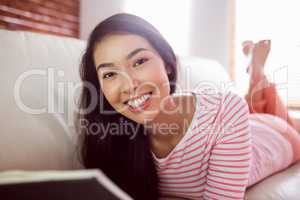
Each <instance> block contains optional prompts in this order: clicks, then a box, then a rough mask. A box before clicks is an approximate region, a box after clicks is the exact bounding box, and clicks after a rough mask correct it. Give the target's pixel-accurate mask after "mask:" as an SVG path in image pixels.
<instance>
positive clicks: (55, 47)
mask: <svg viewBox="0 0 300 200" xmlns="http://www.w3.org/2000/svg"><path fill="white" fill-rule="evenodd" d="M85 45H86V43H85V41H81V40H77V39H72V38H67V37H58V36H49V35H44V34H38V33H31V32H23V31H8V30H0V63H1V69H0V70H1V79H0V87H1V98H0V99H1V104H0V106H1V112H0V119H1V132H0V171H4V170H11V169H24V170H48V169H56V170H66V169H79V168H82V166H81V165H80V164H79V162H78V159H77V156H76V143H77V138H78V135H77V134H76V133H75V131H74V123H73V111H74V109H75V106H74V103H73V102H74V100H76V97H78V93H79V90H78V87H77V86H78V85H79V83H80V81H79V75H78V67H79V62H80V58H81V55H82V53H83V50H84V48H85ZM180 59H181V65H180V67H179V71H180V72H179V74H180V78H179V83H180V85H181V86H182V87H183V88H190V87H191V88H193V87H195V85H196V84H197V83H199V80H206V81H209V82H206V83H209V84H215V85H217V86H220V87H223V86H225V87H223V88H226V87H228V86H229V85H230V81H229V78H228V75H227V73H226V71H225V70H224V68H223V67H222V66H221V65H219V64H218V63H217V62H215V61H211V60H205V59H201V58H194V57H193V58H188V57H185V58H180ZM188 71H190V72H192V73H187V72H188ZM186 74H190V75H191V76H190V77H186V76H185V75H186ZM187 80H189V81H187ZM202 83H203V82H202ZM224 83H225V84H224ZM188 84H190V85H188ZM76 87H77V90H76ZM230 88H232V87H230ZM74 91H75V93H74ZM74 96H75V99H74V98H73V97H74ZM299 186H300V164H299V163H298V164H296V165H294V166H292V167H290V168H289V169H286V170H284V171H283V172H281V173H278V174H276V175H273V176H271V177H269V178H267V179H265V180H264V181H262V182H260V183H259V184H257V185H255V186H254V187H252V188H250V189H248V190H247V194H246V196H247V199H253V200H263V199H274V200H279V199H292V200H293V199H299V198H300V190H299V189H298V188H299Z"/></svg>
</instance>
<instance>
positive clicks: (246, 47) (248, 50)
mask: <svg viewBox="0 0 300 200" xmlns="http://www.w3.org/2000/svg"><path fill="white" fill-rule="evenodd" d="M242 46H243V53H244V54H245V56H246V57H250V56H252V50H253V47H254V43H253V42H252V41H251V40H246V41H244V42H243V44H242ZM249 60H250V61H251V58H250V59H249ZM250 63H251V62H250ZM250 63H248V64H249V65H250ZM249 67H250V66H247V73H249Z"/></svg>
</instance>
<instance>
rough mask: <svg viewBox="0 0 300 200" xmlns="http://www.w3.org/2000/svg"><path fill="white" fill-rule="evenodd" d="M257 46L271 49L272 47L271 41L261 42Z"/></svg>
mask: <svg viewBox="0 0 300 200" xmlns="http://www.w3.org/2000/svg"><path fill="white" fill-rule="evenodd" d="M257 44H258V45H259V46H266V47H270V46H271V40H260V41H259V42H258V43H257Z"/></svg>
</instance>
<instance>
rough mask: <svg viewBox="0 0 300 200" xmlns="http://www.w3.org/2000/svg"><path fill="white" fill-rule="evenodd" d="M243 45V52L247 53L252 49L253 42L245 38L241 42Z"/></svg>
mask: <svg viewBox="0 0 300 200" xmlns="http://www.w3.org/2000/svg"><path fill="white" fill-rule="evenodd" d="M242 46H243V52H244V54H245V55H248V54H249V53H250V51H251V50H252V48H253V46H254V43H253V42H252V41H251V40H246V41H244V42H243V43H242Z"/></svg>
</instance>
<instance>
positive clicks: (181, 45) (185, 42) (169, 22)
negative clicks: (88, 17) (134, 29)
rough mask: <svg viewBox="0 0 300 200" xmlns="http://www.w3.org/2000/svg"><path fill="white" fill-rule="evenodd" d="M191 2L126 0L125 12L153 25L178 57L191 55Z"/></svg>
mask: <svg viewBox="0 0 300 200" xmlns="http://www.w3.org/2000/svg"><path fill="white" fill-rule="evenodd" d="M190 2H191V1H174V0H163V1H161V0H151V1H141V0H126V3H125V11H126V12H128V13H132V14H135V15H138V16H140V17H142V18H144V19H145V20H147V21H149V22H150V23H151V24H153V25H154V26H155V27H156V28H157V29H158V30H159V31H160V33H161V34H162V35H163V36H164V37H165V39H166V40H167V41H168V42H169V43H170V45H171V46H172V48H173V49H174V51H175V53H176V54H178V55H188V54H189V29H190Z"/></svg>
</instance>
